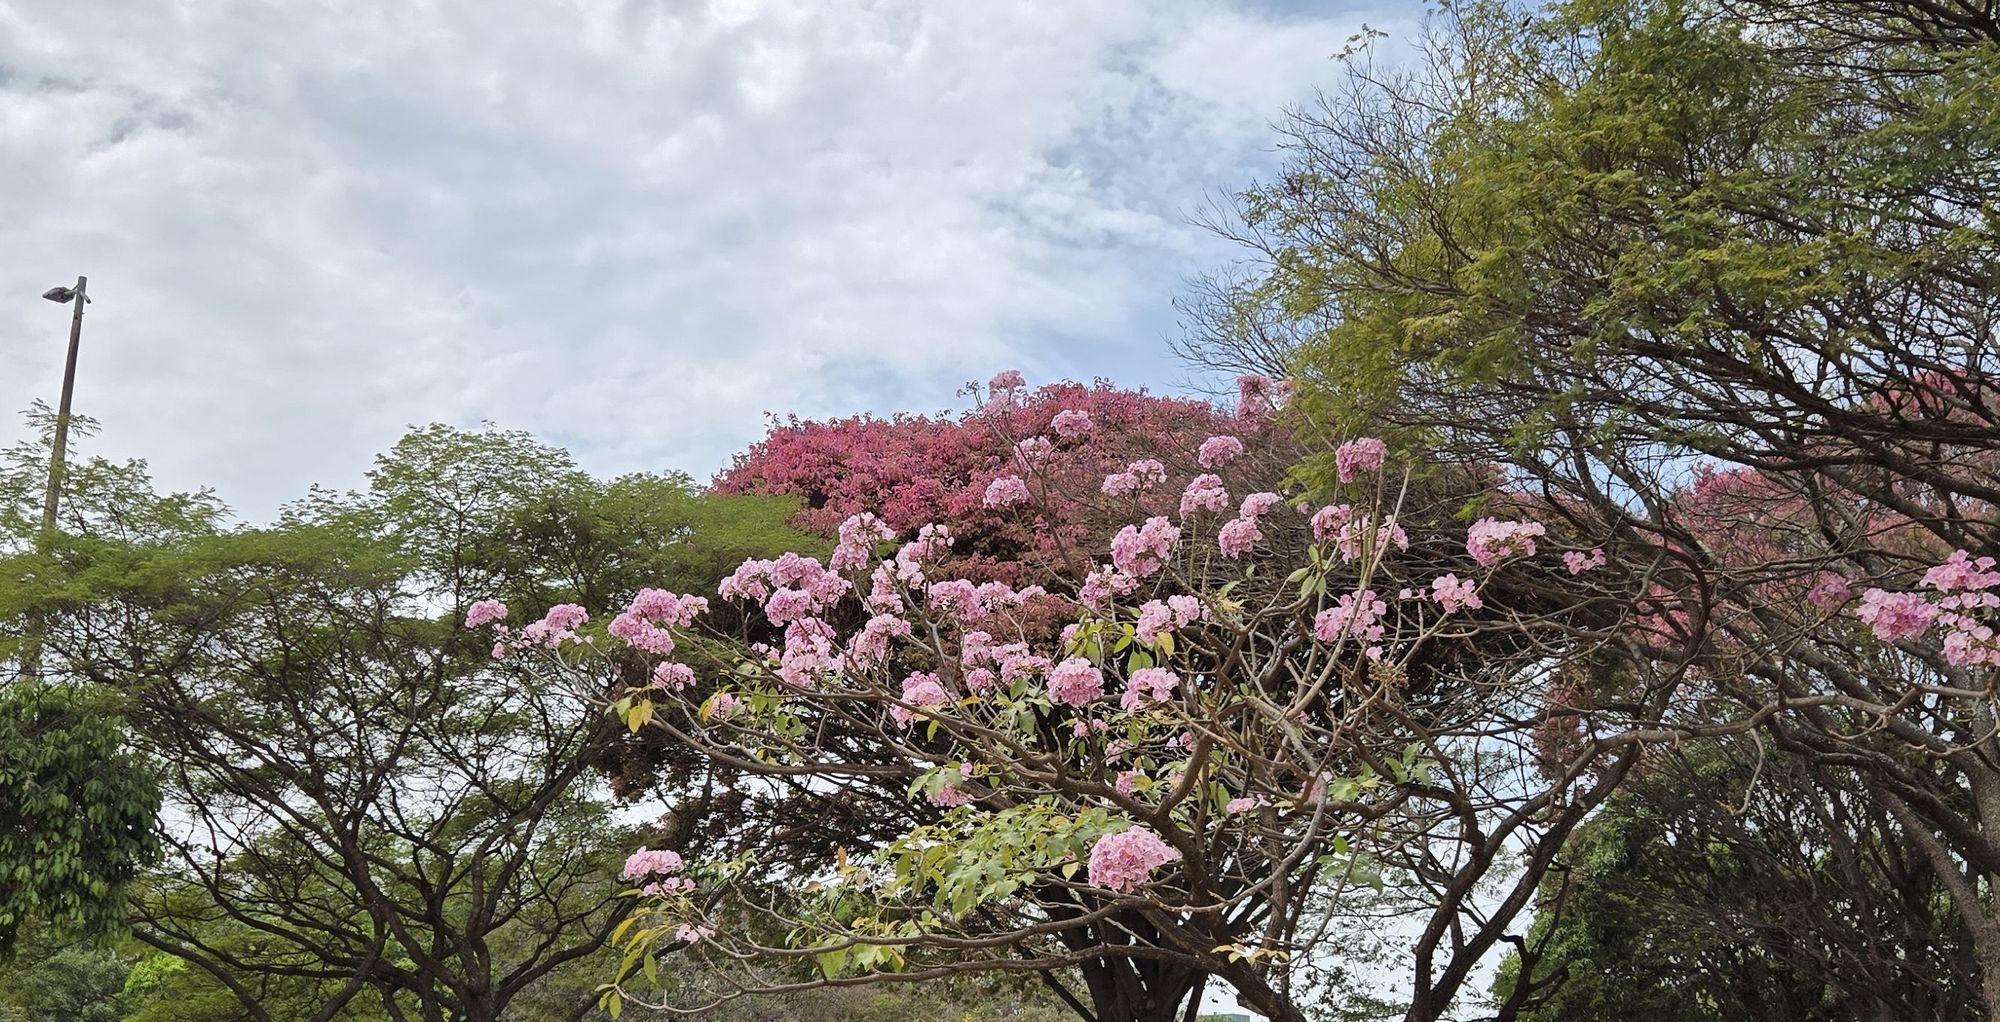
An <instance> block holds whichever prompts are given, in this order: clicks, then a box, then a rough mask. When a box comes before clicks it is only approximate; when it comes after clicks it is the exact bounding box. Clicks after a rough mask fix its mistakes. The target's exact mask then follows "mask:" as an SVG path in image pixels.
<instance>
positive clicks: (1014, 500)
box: [981, 475, 1033, 507]
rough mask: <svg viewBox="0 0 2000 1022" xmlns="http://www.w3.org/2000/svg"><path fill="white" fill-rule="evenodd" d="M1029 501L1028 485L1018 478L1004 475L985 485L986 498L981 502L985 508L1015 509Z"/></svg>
mask: <svg viewBox="0 0 2000 1022" xmlns="http://www.w3.org/2000/svg"><path fill="white" fill-rule="evenodd" d="M1031 499H1033V498H1031V497H1030V496H1029V495H1028V484H1027V483H1026V482H1024V481H1022V479H1021V477H1020V476H1017V475H1004V476H1000V477H998V478H996V479H994V480H993V481H992V482H990V483H987V484H986V496H985V497H983V498H981V502H982V503H984V504H985V505H986V506H987V507H1017V506H1019V505H1022V504H1026V503H1027V502H1028V501H1029V500H1031Z"/></svg>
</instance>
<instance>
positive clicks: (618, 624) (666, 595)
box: [606, 589, 708, 656]
mask: <svg viewBox="0 0 2000 1022" xmlns="http://www.w3.org/2000/svg"><path fill="white" fill-rule="evenodd" d="M707 609H708V600H707V598H706V597H701V596H677V595H675V594H673V593H670V592H667V591H666V590H664V589H641V590H639V595H637V596H634V597H632V602H631V604H630V605H628V606H627V607H626V608H625V610H624V612H623V613H621V614H619V615H618V616H617V617H615V618H612V619H611V626H610V627H609V628H607V629H606V631H609V632H610V633H611V634H612V635H613V636H615V637H617V638H620V639H623V640H625V641H626V642H627V643H628V644H630V645H631V646H632V647H634V648H635V649H643V650H645V651H646V652H648V653H657V654H659V655H660V656H667V655H669V654H671V653H673V651H674V637H673V633H671V632H669V631H668V630H667V629H668V628H670V627H672V628H686V627H688V626H690V625H692V624H694V619H695V618H696V617H697V616H698V615H700V614H701V613H702V612H703V611H705V610H707Z"/></svg>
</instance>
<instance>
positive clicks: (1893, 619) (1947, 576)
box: [1855, 550, 2000, 667]
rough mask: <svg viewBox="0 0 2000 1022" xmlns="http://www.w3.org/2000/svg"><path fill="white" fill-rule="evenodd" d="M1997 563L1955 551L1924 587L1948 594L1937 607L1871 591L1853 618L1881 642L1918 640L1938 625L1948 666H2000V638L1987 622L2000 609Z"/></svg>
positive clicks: (1930, 574) (1905, 596)
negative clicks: (1932, 626)
mask: <svg viewBox="0 0 2000 1022" xmlns="http://www.w3.org/2000/svg"><path fill="white" fill-rule="evenodd" d="M1994 563H1995V562H1994V559H1993V558H1991V557H1981V558H1978V559H1976V560H1975V559H1974V558H1973V557H1972V555H1971V554H1969V553H1967V552H1965V551H1963V550H1959V551H1955V552H1953V553H1952V555H1951V557H1950V558H1948V559H1947V560H1945V561H1944V563H1942V564H1939V565H1936V566H1934V567H1932V568H1931V569H1930V570H1929V571H1927V572H1925V573H1924V584H1925V585H1927V586H1930V587H1931V588H1933V589H1936V590H1937V591H1938V592H1940V593H1943V594H1945V595H1944V596H1942V597H1941V598H1940V599H1938V601H1937V602H1936V603H1932V602H1930V601H1929V600H1928V599H1926V598H1925V597H1924V596H1922V595H1921V594H1918V593H1892V592H1885V591H1884V590H1881V589H1869V590H1867V591H1866V592H1864V593H1862V594H1861V605H1860V606H1859V607H1857V608H1855V616H1857V617H1859V618H1860V619H1861V620H1862V621H1863V622H1864V623H1866V624H1867V625H1868V626H1869V628H1870V629H1871V630H1872V631H1873V632H1874V633H1875V637H1876V638H1878V639H1881V640H1882V641H1883V642H1896V641H1900V640H1902V639H1913V638H1916V637H1918V636H1920V635H1922V634H1923V633H1924V632H1925V631H1927V630H1928V629H1929V628H1930V627H1931V625H1933V624H1936V625H1938V626H1940V627H1942V628H1943V629H1944V633H1945V634H1944V643H1943V650H1944V658H1945V661H1946V662H1948V663H1951V664H1954V665H1956V666H1959V667H1972V666H1978V665H1989V666H2000V637H1996V635H1995V633H1994V629H1993V627H1992V626H1991V625H1989V624H1987V623H1986V622H1987V620H1988V619H1990V618H1991V616H1992V612H1993V611H1994V610H1996V609H2000V593H1995V592H1992V590H1993V589H1994V588H1996V587H2000V572H1996V571H1994V570H1993V567H1994Z"/></svg>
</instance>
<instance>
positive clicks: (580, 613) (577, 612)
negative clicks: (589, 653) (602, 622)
mask: <svg viewBox="0 0 2000 1022" xmlns="http://www.w3.org/2000/svg"><path fill="white" fill-rule="evenodd" d="M588 620H590V614H589V612H587V611H585V610H584V609H583V608H582V607H579V606H577V605H576V604H574V603H558V604H556V605H555V606H553V607H550V608H549V610H548V613H546V614H544V615H542V619H541V620H540V621H533V622H530V623H529V624H528V626H527V627H525V628H522V629H521V636H520V639H521V641H522V642H523V643H526V644H528V645H530V646H547V647H548V648H550V649H555V648H556V647H558V646H560V645H562V644H563V643H565V642H575V641H577V636H576V628H577V626H578V625H581V624H583V623H584V622H585V621H588Z"/></svg>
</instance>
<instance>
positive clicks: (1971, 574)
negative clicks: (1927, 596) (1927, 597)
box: [1924, 550, 2000, 593]
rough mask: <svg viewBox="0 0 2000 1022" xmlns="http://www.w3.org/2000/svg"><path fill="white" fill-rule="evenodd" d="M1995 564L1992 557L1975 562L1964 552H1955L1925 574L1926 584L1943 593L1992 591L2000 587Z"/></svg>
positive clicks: (1999, 576) (1999, 573)
mask: <svg viewBox="0 0 2000 1022" xmlns="http://www.w3.org/2000/svg"><path fill="white" fill-rule="evenodd" d="M1994 563H1995V562H1994V560H1993V558H1991V557H1981V558H1979V559H1978V560H1973V559H1972V555H1971V554H1968V553H1966V552H1965V551H1963V550H1958V551H1954V552H1953V553H1952V555H1951V557H1949V558H1947V559H1946V560H1945V562H1944V563H1943V564H1939V565H1937V566H1935V567H1933V568H1931V569H1930V570H1929V571H1926V572H1924V584H1925V585H1927V586H1930V587H1931V588H1932V589H1935V590H1937V591H1938V592H1941V593H1955V592H1966V591H1978V590H1984V589H1991V588H1993V587H1994V586H2000V572H1996V571H1994V570H1993V565H1994Z"/></svg>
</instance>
